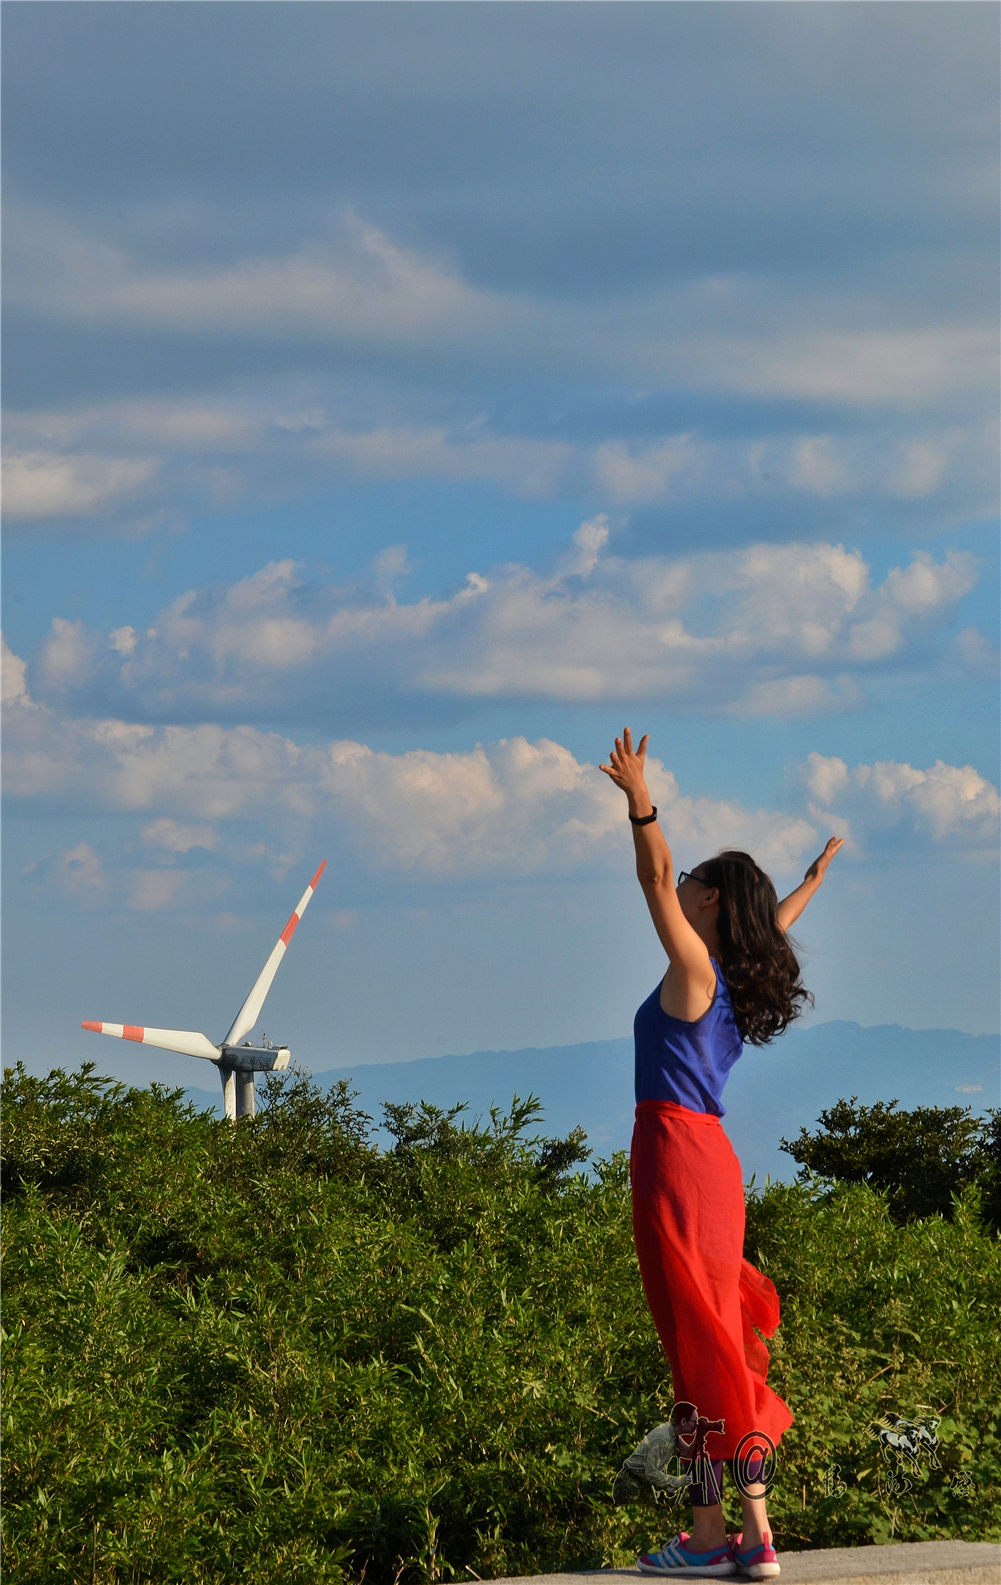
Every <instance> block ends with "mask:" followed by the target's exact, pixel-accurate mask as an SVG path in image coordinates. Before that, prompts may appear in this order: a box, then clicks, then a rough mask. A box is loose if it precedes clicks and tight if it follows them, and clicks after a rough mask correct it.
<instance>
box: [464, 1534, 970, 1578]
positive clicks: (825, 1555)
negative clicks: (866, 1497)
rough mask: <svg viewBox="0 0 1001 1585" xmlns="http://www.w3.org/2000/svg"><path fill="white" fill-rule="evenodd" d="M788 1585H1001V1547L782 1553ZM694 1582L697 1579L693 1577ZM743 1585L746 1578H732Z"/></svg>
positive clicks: (599, 1572) (955, 1544)
mask: <svg viewBox="0 0 1001 1585" xmlns="http://www.w3.org/2000/svg"><path fill="white" fill-rule="evenodd" d="M779 1563H780V1564H781V1566H782V1574H781V1579H782V1581H783V1585H813V1581H821V1580H822V1581H824V1585H1001V1545H999V1544H997V1543H995V1542H993V1541H903V1542H901V1543H900V1544H899V1545H896V1546H894V1545H892V1544H891V1545H889V1546H860V1547H854V1546H844V1547H832V1548H831V1549H830V1550H829V1551H826V1552H824V1551H817V1552H780V1553H779ZM687 1577H688V1578H692V1577H694V1576H687ZM652 1578H655V1576H653V1575H649V1574H641V1573H640V1571H639V1569H636V1568H606V1569H589V1570H587V1571H586V1572H583V1573H580V1574H534V1575H531V1576H528V1577H525V1578H522V1579H517V1580H515V1579H508V1580H494V1581H492V1582H491V1585H580V1581H581V1580H584V1579H593V1580H602V1579H607V1580H609V1581H614V1580H620V1579H621V1580H650V1579H652ZM732 1578H733V1580H734V1585H741V1581H742V1580H744V1579H745V1578H746V1576H745V1575H743V1574H740V1573H737V1574H734V1575H733V1576H732Z"/></svg>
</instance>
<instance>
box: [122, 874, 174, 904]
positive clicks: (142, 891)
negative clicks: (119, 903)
mask: <svg viewBox="0 0 1001 1585" xmlns="http://www.w3.org/2000/svg"><path fill="white" fill-rule="evenodd" d="M185 879H186V876H185V875H184V873H183V871H181V870H134V871H133V873H132V893H131V896H130V898H129V907H130V908H133V909H135V911H136V912H137V913H154V912H159V911H160V910H162V909H164V908H170V907H171V906H172V904H173V903H174V901H175V900H176V898H177V895H178V893H179V892H180V891H181V890H182V888H183V886H184V882H185Z"/></svg>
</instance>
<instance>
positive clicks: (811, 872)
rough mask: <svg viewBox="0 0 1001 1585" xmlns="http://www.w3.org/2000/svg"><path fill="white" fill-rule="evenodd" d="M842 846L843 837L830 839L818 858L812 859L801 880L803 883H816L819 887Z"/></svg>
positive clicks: (843, 842) (843, 843)
mask: <svg viewBox="0 0 1001 1585" xmlns="http://www.w3.org/2000/svg"><path fill="white" fill-rule="evenodd" d="M844 845H845V839H844V837H831V839H830V841H829V842H828V844H827V846H826V847H825V849H824V851H823V853H821V854H820V856H819V858H815V859H814V861H813V863H812V864H811V865H810V868H809V869H808V870H807V872H806V874H805V875H804V876H803V879H804V880H805V881H816V883H817V885H818V886H819V885H820V883H821V881H822V880H823V878H824V875H825V873H826V870H827V866H828V864H830V862H831V860H832V858H833V857H834V855H835V853H840V851H841V849H842V848H843V847H844Z"/></svg>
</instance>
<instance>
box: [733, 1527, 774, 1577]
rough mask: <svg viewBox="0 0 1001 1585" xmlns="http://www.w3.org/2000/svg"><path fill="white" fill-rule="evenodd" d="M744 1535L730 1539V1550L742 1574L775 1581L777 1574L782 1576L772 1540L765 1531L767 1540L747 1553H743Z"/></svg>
mask: <svg viewBox="0 0 1001 1585" xmlns="http://www.w3.org/2000/svg"><path fill="white" fill-rule="evenodd" d="M743 1539H744V1536H743V1533H741V1534H740V1535H735V1536H731V1537H730V1548H731V1552H732V1554H733V1560H734V1562H735V1563H736V1565H737V1567H738V1568H739V1569H740V1571H741V1573H742V1574H750V1576H751V1578H752V1579H774V1578H775V1576H776V1574H781V1573H782V1570H781V1568H780V1567H779V1562H778V1559H777V1558H776V1556H775V1548H774V1547H773V1546H772V1538H771V1536H770V1535H769V1533H768V1531H767V1530H766V1531H765V1538H764V1540H763V1541H761V1542H760V1543H759V1544H758V1545H757V1546H750V1547H748V1548H747V1550H746V1552H745V1551H741V1542H742V1541H743Z"/></svg>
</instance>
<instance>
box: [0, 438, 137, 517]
mask: <svg viewBox="0 0 1001 1585" xmlns="http://www.w3.org/2000/svg"><path fill="white" fill-rule="evenodd" d="M156 472H157V463H156V461H155V460H153V459H151V458H146V459H139V460H130V459H128V458H122V457H117V458H116V457H101V456H95V455H93V454H91V453H88V452H77V453H74V454H69V455H67V454H63V453H59V452H54V451H21V452H18V451H14V452H9V453H7V455H6V456H5V457H4V462H3V513H4V517H5V518H7V519H9V520H11V521H27V520H31V519H34V518H43V517H80V516H92V515H93V514H94V513H95V512H99V511H100V510H101V509H102V508H103V507H106V506H107V505H108V504H109V503H111V502H117V501H120V500H121V499H123V498H126V497H129V496H133V495H135V494H136V493H137V492H138V491H140V490H142V489H144V488H146V487H148V486H149V484H150V483H151V482H152V480H153V479H154V477H155V475H156Z"/></svg>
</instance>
